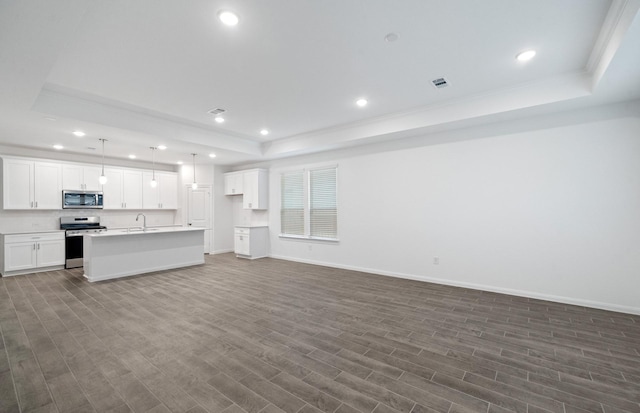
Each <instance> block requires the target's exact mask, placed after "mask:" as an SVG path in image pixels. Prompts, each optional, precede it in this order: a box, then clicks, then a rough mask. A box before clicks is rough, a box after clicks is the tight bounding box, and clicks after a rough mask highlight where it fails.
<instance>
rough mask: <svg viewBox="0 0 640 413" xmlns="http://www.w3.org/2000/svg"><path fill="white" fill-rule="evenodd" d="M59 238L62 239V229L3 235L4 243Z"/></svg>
mask: <svg viewBox="0 0 640 413" xmlns="http://www.w3.org/2000/svg"><path fill="white" fill-rule="evenodd" d="M61 239H64V231H60V232H47V233H33V234H12V235H5V236H4V243H5V244H13V243H16V242H38V241H55V240H61Z"/></svg>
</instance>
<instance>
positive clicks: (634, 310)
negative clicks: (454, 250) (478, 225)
mask: <svg viewBox="0 0 640 413" xmlns="http://www.w3.org/2000/svg"><path fill="white" fill-rule="evenodd" d="M270 257H271V258H275V259H279V260H286V261H294V262H301V263H304V264H313V265H322V266H324V267H332V268H340V269H343V270H352V271H360V272H368V273H370V274H376V275H385V276H387V277H395V278H404V279H407V280H414V281H424V282H430V283H434V284H441V285H449V286H452V287H462V288H470V289H472V290H481V291H490V292H494V293H501V294H507V295H515V296H518V297H526V298H535V299H537V300H545V301H553V302H556V303H562V304H571V305H578V306H582V307H590V308H597V309H601V310H608V311H615V312H618V313H626V314H636V315H640V307H628V306H622V305H617V304H611V303H605V302H600V301H591V300H583V299H581V298H574V297H565V296H559V295H550V294H540V293H536V292H531V291H523V290H514V289H511V288H502V287H496V286H492V285H485V284H475V283H466V282H457V281H451V280H445V279H442V278H433V277H426V276H423V275H415V274H405V273H399V272H392V271H382V270H377V269H375V268H364V267H357V266H352V265H343V264H335V263H330V262H324V261H315V260H306V259H302V258H294V257H286V256H282V255H270Z"/></svg>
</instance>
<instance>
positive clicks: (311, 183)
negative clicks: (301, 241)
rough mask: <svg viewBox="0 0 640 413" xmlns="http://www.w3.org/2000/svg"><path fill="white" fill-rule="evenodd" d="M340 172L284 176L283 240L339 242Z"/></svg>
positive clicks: (282, 180)
mask: <svg viewBox="0 0 640 413" xmlns="http://www.w3.org/2000/svg"><path fill="white" fill-rule="evenodd" d="M337 171H338V168H337V167H335V166H332V167H330V168H321V169H311V170H304V171H294V172H287V173H283V174H282V177H281V181H280V186H281V188H280V190H281V209H280V227H281V235H282V236H290V237H297V238H311V239H325V240H336V239H337V238H338V206H337Z"/></svg>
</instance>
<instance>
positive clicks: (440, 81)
mask: <svg viewBox="0 0 640 413" xmlns="http://www.w3.org/2000/svg"><path fill="white" fill-rule="evenodd" d="M431 84H432V85H433V87H435V88H436V89H442V88H443V87H447V86H449V82H448V81H447V79H445V78H444V77H439V78H437V79H433V80H432V81H431Z"/></svg>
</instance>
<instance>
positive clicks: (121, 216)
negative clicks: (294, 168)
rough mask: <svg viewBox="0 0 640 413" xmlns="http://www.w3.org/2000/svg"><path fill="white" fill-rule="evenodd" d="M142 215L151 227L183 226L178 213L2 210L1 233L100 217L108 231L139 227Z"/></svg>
mask: <svg viewBox="0 0 640 413" xmlns="http://www.w3.org/2000/svg"><path fill="white" fill-rule="evenodd" d="M138 213H143V214H145V216H146V217H147V225H148V226H161V225H175V224H179V223H178V222H176V211H174V210H50V211H25V210H20V211H13V210H0V233H8V232H18V231H29V230H34V231H39V230H42V231H49V230H55V229H59V227H60V217H63V216H79V217H81V216H99V217H100V223H101V224H103V225H105V226H106V227H107V228H128V227H135V226H139V225H141V224H142V223H141V222H136V215H138Z"/></svg>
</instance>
